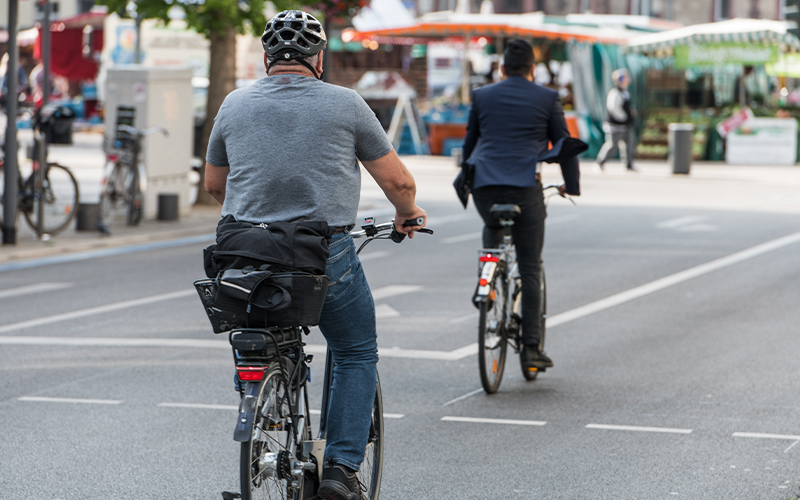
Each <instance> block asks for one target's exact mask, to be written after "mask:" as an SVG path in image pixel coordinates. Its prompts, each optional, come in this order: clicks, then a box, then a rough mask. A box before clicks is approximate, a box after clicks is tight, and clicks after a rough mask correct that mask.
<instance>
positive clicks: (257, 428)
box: [239, 365, 308, 500]
mask: <svg viewBox="0 0 800 500" xmlns="http://www.w3.org/2000/svg"><path fill="white" fill-rule="evenodd" d="M290 372H291V371H290ZM288 391H289V389H288V388H287V386H286V383H285V381H284V379H283V375H282V373H281V370H280V368H279V367H278V365H274V366H272V367H270V369H269V370H267V373H266V374H265V375H264V380H263V381H262V382H261V389H260V391H259V394H258V400H257V402H256V417H255V423H254V424H253V435H252V437H251V438H250V440H249V441H247V442H245V443H242V451H241V460H240V464H239V473H240V478H241V486H242V500H256V499H270V500H274V499H281V500H289V499H295V498H302V487H303V485H302V483H303V482H302V481H301V482H300V485H299V488H298V489H299V490H300V491H297V489H295V488H293V487H292V476H291V462H292V460H293V459H294V456H293V452H294V451H295V447H296V444H297V443H295V429H294V426H293V422H292V417H291V411H290V408H289V405H290V402H289V392H288ZM306 439H308V437H307V432H306V428H305V427H304V429H303V431H302V433H301V440H306Z"/></svg>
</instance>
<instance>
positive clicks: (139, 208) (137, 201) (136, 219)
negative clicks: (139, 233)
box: [127, 165, 144, 226]
mask: <svg viewBox="0 0 800 500" xmlns="http://www.w3.org/2000/svg"><path fill="white" fill-rule="evenodd" d="M130 172H132V173H133V182H131V184H130V186H129V187H128V189H129V192H128V200H129V203H128V218H127V223H128V225H129V226H138V225H139V223H140V222H142V215H143V212H144V210H143V208H144V207H143V205H144V197H143V196H142V184H141V182H142V178H141V173H140V171H139V166H138V165H135V166H132V167H131V168H130Z"/></svg>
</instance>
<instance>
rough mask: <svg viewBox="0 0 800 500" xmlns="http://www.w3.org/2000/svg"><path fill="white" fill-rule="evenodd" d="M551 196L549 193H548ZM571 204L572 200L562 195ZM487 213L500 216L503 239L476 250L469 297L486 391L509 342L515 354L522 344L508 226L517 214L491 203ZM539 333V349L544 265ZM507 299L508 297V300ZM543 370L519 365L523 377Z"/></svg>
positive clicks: (518, 283)
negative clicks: (473, 289) (473, 283)
mask: <svg viewBox="0 0 800 500" xmlns="http://www.w3.org/2000/svg"><path fill="white" fill-rule="evenodd" d="M558 188H559V185H558V184H548V185H547V186H544V188H543V189H542V191H546V190H548V189H556V190H558ZM551 196H553V195H551ZM565 197H566V198H567V199H569V200H570V201H571V202H572V203H573V204H574V203H575V201H574V200H573V199H572V198H571V197H569V196H568V195H565ZM490 212H491V213H492V214H493V215H494V216H495V217H497V218H498V219H500V225H501V226H503V242H502V243H501V244H500V246H499V247H498V248H491V249H489V248H483V249H480V250H478V262H479V266H480V267H479V270H478V274H479V281H478V288H477V290H476V292H475V295H474V297H473V303H474V304H475V305H476V307H477V308H478V311H479V314H478V367H479V371H480V376H481V385H482V386H483V390H484V391H485V392H486V393H487V394H494V393H495V392H497V390H498V389H499V388H500V382H501V381H502V379H503V371H504V369H505V363H506V351H507V349H508V345H509V344H510V345H511V346H512V347H513V349H514V353H515V354H519V353H520V350H521V346H522V316H521V301H522V278H521V276H520V274H519V265H518V264H517V255H516V249H515V247H514V242H513V238H512V236H511V226H513V225H514V219H515V218H516V217H517V215H519V213H520V208H519V207H518V206H517V205H502V204H496V205H492V207H491V208H490ZM540 273H541V274H540V275H539V297H540V304H539V307H540V309H539V310H540V311H541V318H540V326H539V328H540V330H539V331H540V335H539V349H540V350H544V340H545V319H546V318H547V286H546V282H545V275H544V265H541V266H540ZM509 298H510V299H511V300H509ZM544 371H545V370H544V369H541V370H540V369H537V368H530V369H527V370H526V369H525V367H524V366H523V367H522V375H523V376H524V377H525V380H528V381H531V380H536V378H537V377H538V375H539V373H541V372H544Z"/></svg>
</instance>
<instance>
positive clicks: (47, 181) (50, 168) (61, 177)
mask: <svg viewBox="0 0 800 500" xmlns="http://www.w3.org/2000/svg"><path fill="white" fill-rule="evenodd" d="M42 189H43V191H44V194H43V195H42V196H38V197H37V196H34V200H33V210H31V211H27V210H26V211H25V219H26V220H27V221H28V224H30V226H31V227H32V228H34V229H36V227H37V226H36V223H37V218H38V216H39V215H38V214H39V202H40V201H41V200H42V199H44V211H43V214H44V217H43V223H42V231H43V232H44V233H45V234H51V235H53V234H58V233H60V232H61V231H63V230H64V229H66V228H67V226H68V225H69V223H70V222H72V219H74V218H75V214H76V213H78V202H79V200H80V191H79V190H78V181H76V180H75V176H74V175H72V172H70V171H69V169H68V168H66V167H62V166H61V165H59V164H58V163H48V164H47V172H46V174H45V178H44V184H43V186H42Z"/></svg>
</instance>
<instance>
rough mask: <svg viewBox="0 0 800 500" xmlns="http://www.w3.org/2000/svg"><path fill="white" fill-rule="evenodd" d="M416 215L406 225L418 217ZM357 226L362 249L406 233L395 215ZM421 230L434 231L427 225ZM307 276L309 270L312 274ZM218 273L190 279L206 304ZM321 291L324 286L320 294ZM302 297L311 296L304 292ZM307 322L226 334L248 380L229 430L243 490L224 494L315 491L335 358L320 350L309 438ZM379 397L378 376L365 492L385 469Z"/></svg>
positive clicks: (302, 499)
mask: <svg viewBox="0 0 800 500" xmlns="http://www.w3.org/2000/svg"><path fill="white" fill-rule="evenodd" d="M421 223H422V222H421V221H417V220H416V219H415V220H413V221H407V222H406V224H407V225H419V224H421ZM361 227H362V230H361V231H354V232H352V233H350V234H351V235H352V237H353V238H362V237H365V238H366V240H365V241H364V243H363V244H362V245H361V246H360V247H359V248H358V251H357V252H361V250H362V249H363V248H364V247H365V246H366V245H367V244H368V243H370V242H371V241H373V240H376V239H392V240H393V241H395V242H396V243H400V242H401V241H402V240H403V239H404V236H405V235H403V234H401V233H398V232H397V231H395V229H394V224H393V223H392V222H387V223H384V224H378V225H376V224H375V221H374V218H366V219H364V223H363V224H362V226H361ZM418 232H422V233H428V234H433V231H431V230H430V229H426V228H423V229H420V230H419V231H418ZM273 276H275V277H274V278H273V279H274V282H275V283H278V284H280V285H281V286H284V287H286V288H289V289H291V288H295V289H299V288H301V286H299V285H298V284H297V283H292V282H291V280H292V279H297V278H296V277H294V278H293V277H291V276H290V275H286V276H280V275H273ZM309 276H311V275H309ZM314 278H317V280H318V281H317V282H315V283H312V282H310V281H309V286H310V287H314V286H317V287H321V286H322V284H323V282H324V283H325V284H327V277H325V276H321V277H319V276H317V277H314ZM214 283H215V280H200V281H197V282H195V286H196V287H197V289H198V292H199V293H200V297H201V299H202V300H204V304H205V303H206V301H207V300H208V299H209V298H210V297H211V294H213V293H214V292H213V288H214ZM324 294H325V291H324V290H322V293H321V295H322V297H323V300H324ZM304 300H309V298H308V297H306V298H305V299H304ZM309 331H310V330H309V329H308V327H306V326H293V327H288V328H277V327H272V328H239V329H233V330H232V331H231V332H230V334H229V340H230V344H231V346H232V349H233V357H234V363H235V365H236V372H237V374H238V377H239V380H240V381H241V382H242V383H243V384H246V385H244V388H243V389H242V390H241V393H242V400H241V404H240V407H239V416H238V419H237V423H236V429H235V431H234V440H236V441H239V442H241V443H242V445H241V455H240V463H239V468H240V469H239V470H240V481H241V493H240V494H236V493H229V492H225V493H223V498H224V499H225V500H230V499H234V498H241V499H243V500H253V499H256V498H269V499H273V498H276V499H284V500H288V499H292V500H306V499H310V498H313V497H314V496H315V495H316V492H317V489H318V488H319V485H320V482H321V478H322V464H323V463H324V452H325V442H326V441H325V440H326V424H327V409H328V398H329V397H330V392H331V387H332V383H333V359H332V356H331V353H330V351H327V354H326V357H325V372H324V373H325V375H324V378H323V391H322V404H321V411H320V419H319V429H318V432H317V438H316V439H314V438H313V437H312V436H313V433H312V428H311V421H310V419H309V413H310V410H309V402H308V391H307V384H308V382H309V381H310V375H309V374H310V366H309V365H310V364H311V361H312V359H313V355H311V354H306V353H305V352H304V351H303V346H304V345H305V344H304V343H303V338H302V337H303V333H304V332H305V333H306V334H308V333H309ZM383 450H384V435H383V399H382V395H381V386H380V379H379V380H378V384H377V390H376V393H375V402H374V404H373V408H372V424H371V426H370V431H369V440H368V442H367V448H366V455H365V458H364V462H363V463H362V465H361V468H360V470H359V472H358V480H359V481H360V482H361V484H362V485H363V486H364V488H365V489H366V490H365V493H366V495H367V498H368V499H369V500H377V499H378V497H379V494H380V487H381V478H382V472H383Z"/></svg>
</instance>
